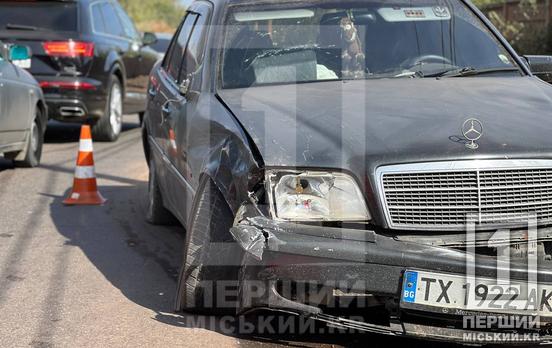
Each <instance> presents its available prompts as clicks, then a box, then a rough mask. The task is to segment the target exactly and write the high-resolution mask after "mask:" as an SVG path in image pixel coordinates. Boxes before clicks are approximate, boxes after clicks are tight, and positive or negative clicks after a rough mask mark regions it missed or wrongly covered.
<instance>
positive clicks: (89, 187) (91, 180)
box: [63, 126, 107, 205]
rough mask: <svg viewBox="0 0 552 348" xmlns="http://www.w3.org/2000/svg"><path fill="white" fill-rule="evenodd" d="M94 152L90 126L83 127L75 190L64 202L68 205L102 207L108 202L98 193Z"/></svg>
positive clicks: (74, 183)
mask: <svg viewBox="0 0 552 348" xmlns="http://www.w3.org/2000/svg"><path fill="white" fill-rule="evenodd" d="M93 152H94V150H93V149H92V135H91V132H90V126H82V127H81V134H80V141H79V156H78V158H77V168H76V169H75V178H74V180H73V190H72V191H71V194H70V195H69V197H68V198H67V199H66V200H64V201H63V204H66V205H101V204H104V203H105V202H106V201H107V200H106V199H105V198H103V197H102V195H101V193H100V192H98V185H97V183H96V173H95V171H94V155H93Z"/></svg>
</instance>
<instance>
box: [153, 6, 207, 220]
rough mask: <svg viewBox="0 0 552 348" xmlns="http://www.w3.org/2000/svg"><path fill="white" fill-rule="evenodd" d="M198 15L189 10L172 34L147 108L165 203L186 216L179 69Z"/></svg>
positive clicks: (174, 211) (184, 99)
mask: <svg viewBox="0 0 552 348" xmlns="http://www.w3.org/2000/svg"><path fill="white" fill-rule="evenodd" d="M197 18H198V15H197V14H196V13H193V12H188V13H187V15H186V17H185V19H184V23H183V24H182V26H181V27H180V29H179V31H178V32H177V34H176V35H175V36H174V38H173V42H172V43H171V46H170V47H169V50H168V53H167V55H166V56H165V59H164V61H163V64H162V66H161V67H160V68H159V69H158V70H157V72H156V74H155V75H154V81H151V83H150V90H149V94H150V98H152V100H151V101H150V105H151V107H150V108H149V109H148V114H149V116H148V117H149V118H150V125H151V126H152V127H153V133H154V134H153V137H154V139H155V142H156V145H155V146H157V147H158V148H159V149H160V150H161V152H162V157H163V158H162V162H163V163H160V164H161V165H160V166H159V167H163V168H159V169H160V173H158V174H159V175H160V176H162V180H160V186H161V187H160V188H161V191H162V194H163V198H164V200H165V204H166V205H168V206H170V207H171V208H172V209H171V211H173V213H175V214H176V215H179V218H181V219H185V214H184V211H185V210H184V207H183V206H182V202H181V200H180V199H179V195H181V193H182V192H183V191H182V190H181V188H183V189H184V190H185V189H186V185H185V184H184V181H183V178H182V177H181V175H180V173H179V172H178V170H177V167H176V160H175V159H176V158H178V154H177V151H178V148H177V146H176V138H175V132H174V130H175V128H176V124H177V122H178V120H179V117H178V115H177V114H178V112H179V111H180V110H182V105H185V104H186V98H185V96H183V95H182V94H181V93H180V89H179V85H180V83H181V79H180V70H181V66H182V61H183V58H184V54H185V51H186V47H187V45H188V41H189V39H190V35H191V33H192V31H193V28H194V24H195V22H196V20H197Z"/></svg>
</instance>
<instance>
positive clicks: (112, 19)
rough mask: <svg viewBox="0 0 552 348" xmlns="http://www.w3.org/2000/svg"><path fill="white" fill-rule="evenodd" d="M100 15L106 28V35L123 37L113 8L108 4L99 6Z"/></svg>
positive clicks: (123, 33) (121, 27) (119, 22)
mask: <svg viewBox="0 0 552 348" xmlns="http://www.w3.org/2000/svg"><path fill="white" fill-rule="evenodd" d="M101 7H102V14H103V18H104V21H105V26H106V34H109V35H115V36H125V32H124V30H123V26H122V24H121V21H120V20H119V16H117V13H116V12H115V8H114V7H113V5H111V4H110V3H107V2H105V3H103V4H101Z"/></svg>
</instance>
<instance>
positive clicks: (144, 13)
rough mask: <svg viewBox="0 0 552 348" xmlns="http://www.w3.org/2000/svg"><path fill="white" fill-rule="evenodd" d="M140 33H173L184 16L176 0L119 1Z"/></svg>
mask: <svg viewBox="0 0 552 348" xmlns="http://www.w3.org/2000/svg"><path fill="white" fill-rule="evenodd" d="M119 2H120V3H121V5H122V6H123V7H124V8H125V9H126V11H127V12H128V14H129V15H130V16H131V17H132V19H133V20H134V22H135V23H136V26H137V27H138V29H139V30H141V31H153V32H174V31H175V30H176V27H177V26H178V24H179V23H180V20H181V19H182V16H183V15H184V11H185V9H184V7H183V6H181V5H180V4H179V3H178V2H177V1H176V0H119Z"/></svg>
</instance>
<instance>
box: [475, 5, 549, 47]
mask: <svg viewBox="0 0 552 348" xmlns="http://www.w3.org/2000/svg"><path fill="white" fill-rule="evenodd" d="M506 2H508V0H474V1H473V3H474V4H475V5H477V6H478V7H479V8H481V9H482V10H483V11H484V12H486V14H487V16H488V17H489V19H490V20H491V21H492V22H493V24H494V25H495V26H496V27H497V28H498V30H500V31H501V32H502V34H503V35H504V36H505V37H506V39H508V41H509V42H510V44H511V45H512V46H513V47H514V48H515V49H516V51H517V52H518V53H520V54H551V53H552V26H548V27H546V26H544V25H542V24H541V25H536V24H535V23H534V21H532V19H533V18H535V17H536V16H537V15H538V8H537V0H520V1H519V4H518V5H517V6H518V12H519V14H520V19H522V20H517V21H513V20H508V19H506V18H504V17H503V16H502V14H501V13H499V12H496V11H485V9H486V7H487V6H489V5H494V4H503V3H506Z"/></svg>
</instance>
